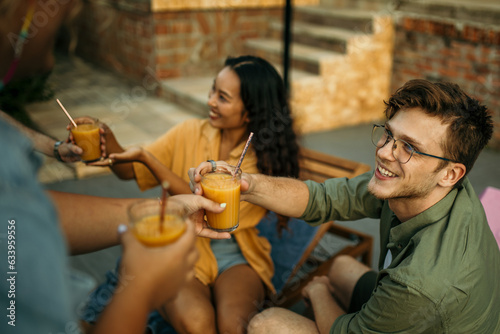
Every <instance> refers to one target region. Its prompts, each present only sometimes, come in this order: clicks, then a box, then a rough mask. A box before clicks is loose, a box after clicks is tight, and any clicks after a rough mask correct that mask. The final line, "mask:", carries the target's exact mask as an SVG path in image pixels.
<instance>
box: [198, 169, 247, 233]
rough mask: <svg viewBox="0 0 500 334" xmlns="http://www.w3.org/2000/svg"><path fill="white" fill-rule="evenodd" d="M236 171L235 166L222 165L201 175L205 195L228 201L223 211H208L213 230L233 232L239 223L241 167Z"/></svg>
mask: <svg viewBox="0 0 500 334" xmlns="http://www.w3.org/2000/svg"><path fill="white" fill-rule="evenodd" d="M235 171H236V167H235V166H230V165H222V166H217V167H216V169H215V171H211V172H208V173H205V174H204V175H202V176H201V187H202V189H203V196H205V197H206V198H208V199H210V200H212V201H214V202H217V203H226V209H225V210H224V211H222V212H221V213H213V212H208V211H207V212H206V215H207V222H208V226H209V227H210V228H211V229H212V230H215V231H218V232H231V231H234V230H235V229H236V228H237V227H238V225H239V221H240V185H241V169H239V170H238V173H236V174H234V172H235Z"/></svg>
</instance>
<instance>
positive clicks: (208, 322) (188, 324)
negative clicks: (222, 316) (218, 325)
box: [172, 312, 216, 333]
mask: <svg viewBox="0 0 500 334" xmlns="http://www.w3.org/2000/svg"><path fill="white" fill-rule="evenodd" d="M187 313H189V312H187ZM193 319H196V321H193ZM172 325H173V324H172ZM174 328H175V329H176V330H177V331H179V332H181V333H215V332H216V329H215V319H213V318H212V319H211V318H210V317H205V318H193V317H189V318H187V317H186V318H182V319H179V321H178V322H177V324H176V325H174Z"/></svg>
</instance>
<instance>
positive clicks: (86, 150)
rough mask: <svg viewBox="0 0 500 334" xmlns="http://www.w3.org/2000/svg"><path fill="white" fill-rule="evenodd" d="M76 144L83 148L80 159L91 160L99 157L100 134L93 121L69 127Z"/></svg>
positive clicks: (97, 126)
mask: <svg viewBox="0 0 500 334" xmlns="http://www.w3.org/2000/svg"><path fill="white" fill-rule="evenodd" d="M71 134H72V135H73V138H74V140H75V143H76V145H78V146H80V147H81V148H82V150H83V153H82V161H83V162H93V161H97V160H99V159H100V158H101V134H100V133H99V125H98V124H95V123H86V124H79V125H78V126H77V127H74V126H73V127H72V128H71Z"/></svg>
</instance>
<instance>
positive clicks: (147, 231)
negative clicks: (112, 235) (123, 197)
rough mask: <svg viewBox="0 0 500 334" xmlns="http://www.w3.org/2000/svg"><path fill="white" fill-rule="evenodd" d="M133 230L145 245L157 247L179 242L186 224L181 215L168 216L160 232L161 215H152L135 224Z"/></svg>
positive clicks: (165, 217)
mask: <svg viewBox="0 0 500 334" xmlns="http://www.w3.org/2000/svg"><path fill="white" fill-rule="evenodd" d="M131 230H132V232H133V233H134V235H135V237H136V238H137V240H139V241H140V242H142V243H143V244H144V245H146V246H150V247H157V246H164V245H167V244H170V243H172V242H174V241H175V240H177V239H178V238H179V237H180V236H181V235H182V233H184V231H185V230H186V223H185V222H184V220H183V218H182V217H181V216H179V215H175V214H166V215H165V216H164V221H163V225H162V229H161V230H160V215H152V216H147V217H144V218H142V219H141V220H140V221H138V222H135V223H134V224H133V225H132V228H131Z"/></svg>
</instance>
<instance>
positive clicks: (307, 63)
mask: <svg viewBox="0 0 500 334" xmlns="http://www.w3.org/2000/svg"><path fill="white" fill-rule="evenodd" d="M244 49H245V51H246V52H248V53H249V54H253V55H257V56H260V57H262V58H264V59H267V60H268V61H270V62H272V63H274V64H281V63H282V59H283V42H282V41H281V40H278V39H270V38H255V39H249V40H247V41H246V42H245V45H244ZM290 54H291V67H292V68H293V69H294V70H300V71H304V72H309V73H312V74H319V63H320V60H321V59H323V58H329V57H338V56H339V53H337V52H334V51H330V50H326V49H323V48H317V47H313V46H309V45H304V44H301V43H292V44H291V51H290Z"/></svg>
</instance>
